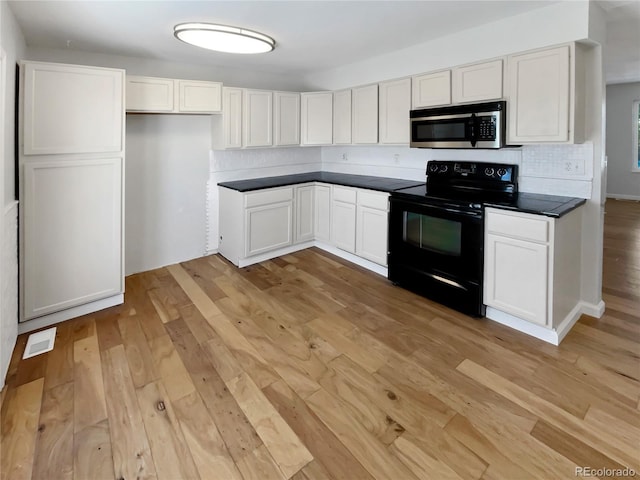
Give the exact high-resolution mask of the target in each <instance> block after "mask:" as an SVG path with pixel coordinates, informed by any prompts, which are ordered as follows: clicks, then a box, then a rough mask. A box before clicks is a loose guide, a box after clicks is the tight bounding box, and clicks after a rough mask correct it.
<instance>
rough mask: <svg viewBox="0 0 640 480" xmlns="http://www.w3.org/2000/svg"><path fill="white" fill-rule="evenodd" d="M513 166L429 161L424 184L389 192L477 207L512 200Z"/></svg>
mask: <svg viewBox="0 0 640 480" xmlns="http://www.w3.org/2000/svg"><path fill="white" fill-rule="evenodd" d="M517 169H518V166H517V165H505V164H498V163H475V162H454V161H429V162H428V163H427V175H428V176H427V183H426V184H424V185H419V186H416V187H410V188H404V189H401V190H396V191H395V192H393V194H392V195H393V196H395V197H404V198H407V199H411V200H414V201H419V202H421V203H438V204H453V205H456V206H458V207H460V206H463V207H466V208H471V209H478V210H479V209H481V208H482V203H485V202H491V203H494V204H496V203H499V204H504V205H510V204H513V203H515V202H516V200H517V192H518V183H517V177H518V175H517V172H518V170H517Z"/></svg>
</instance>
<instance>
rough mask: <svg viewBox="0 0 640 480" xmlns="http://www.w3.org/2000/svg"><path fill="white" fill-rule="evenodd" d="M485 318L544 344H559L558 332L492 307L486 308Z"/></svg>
mask: <svg viewBox="0 0 640 480" xmlns="http://www.w3.org/2000/svg"><path fill="white" fill-rule="evenodd" d="M485 317H487V318H488V319H490V320H493V321H494V322H498V323H500V324H502V325H506V326H507V327H511V328H513V329H514V330H518V331H519V332H522V333H526V334H527V335H530V336H532V337H535V338H537V339H539V340H542V341H544V342H547V343H551V344H552V345H558V344H559V343H560V339H559V338H558V332H556V331H555V330H552V329H550V328H546V327H543V326H542V325H536V324H535V323H531V322H529V321H527V320H523V319H521V318H518V317H516V316H514V315H511V314H510V313H506V312H503V311H502V310H497V309H495V308H493V307H487V311H486V313H485Z"/></svg>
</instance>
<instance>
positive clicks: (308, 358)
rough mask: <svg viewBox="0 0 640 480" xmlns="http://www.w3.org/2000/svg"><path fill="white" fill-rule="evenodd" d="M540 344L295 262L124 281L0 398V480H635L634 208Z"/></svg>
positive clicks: (21, 363)
mask: <svg viewBox="0 0 640 480" xmlns="http://www.w3.org/2000/svg"><path fill="white" fill-rule="evenodd" d="M606 211H607V214H606V218H605V248H604V259H605V261H604V289H603V291H604V294H603V295H604V300H605V302H606V303H607V311H606V312H605V314H604V316H603V317H602V318H600V319H595V318H591V317H586V316H585V317H583V318H582V319H581V320H580V321H579V322H578V324H577V325H576V326H575V328H574V329H573V330H572V331H571V332H570V333H569V335H568V336H567V337H566V339H565V340H564V342H563V343H562V344H561V345H560V346H559V347H554V346H552V345H549V344H546V343H543V342H541V341H538V340H535V339H532V338H531V337H528V336H526V335H524V334H521V333H518V332H515V331H513V330H511V329H508V328H507V327H504V326H501V325H498V324H496V323H493V322H491V321H488V320H477V319H471V318H468V317H465V316H464V315H461V314H458V313H456V312H453V311H451V310H449V309H447V308H445V307H442V306H440V305H437V304H434V303H432V302H430V301H428V300H426V299H424V298H421V297H418V296H415V295H413V294H411V293H409V292H407V291H405V290H402V289H399V288H397V287H394V286H392V285H391V284H390V283H389V282H388V281H387V280H386V279H384V278H382V277H379V276H377V275H375V274H372V273H370V272H367V271H365V270H363V269H361V268H359V267H356V266H354V265H351V264H349V263H348V262H345V261H343V260H341V259H339V258H336V257H334V256H332V255H330V254H328V253H326V252H323V251H320V250H317V249H309V250H306V251H302V252H298V253H295V254H292V255H287V256H285V257H282V258H277V259H274V260H271V261H267V262H263V263H261V264H259V265H255V266H252V267H248V268H245V269H242V270H240V269H237V268H235V267H234V266H233V265H231V264H229V263H228V262H227V261H226V260H224V259H223V258H222V257H220V256H210V257H204V258H200V259H196V260H193V261H189V262H184V263H182V264H179V265H171V266H169V267H166V268H161V269H158V270H154V271H151V272H145V273H141V274H137V275H133V276H131V277H128V278H127V285H126V287H127V288H126V295H125V299H126V302H125V303H124V304H123V305H121V306H118V307H114V308H111V309H108V310H104V311H102V312H98V313H96V314H93V315H87V316H85V317H81V318H78V319H75V320H71V321H68V322H64V323H62V324H60V325H59V326H58V334H57V339H56V346H55V349H54V350H53V351H51V352H49V353H46V354H43V355H40V356H37V357H34V358H31V359H28V360H20V357H21V355H22V353H23V350H24V347H25V344H26V336H21V337H20V338H19V339H18V344H17V347H16V349H15V352H14V356H13V360H12V362H11V366H10V370H9V376H8V379H7V386H6V388H5V390H4V391H3V392H2V398H3V401H2V407H1V408H2V418H1V428H2V430H1V431H2V441H1V451H0V453H1V459H0V467H1V470H0V472H1V475H0V477H1V479H2V480H5V479H6V480H20V479H29V478H33V479H43V480H49V479H69V480H85V479H87V480H89V479H102V478H105V479H118V480H121V479H122V480H133V479H168V480H181V479H198V478H200V479H206V480H209V479H212V480H216V479H220V480H227V479H229V480H243V479H244V480H252V479H255V480H268V479H275V480H287V479H293V480H327V479H344V480H360V479H362V480H365V479H366V480H370V479H377V480H379V479H393V480H405V479H406V480H412V479H414V480H415V479H434V480H440V479H452V480H453V479H455V480H461V479H462V480H475V479H485V480H489V479H507V480H514V479H556V478H576V468H578V467H584V468H587V467H588V468H592V469H596V470H598V469H609V470H608V474H607V475H606V476H607V477H608V478H623V477H624V469H625V468H632V469H634V470H635V471H636V472H640V403H639V401H640V342H639V340H640V293H639V292H640V289H639V286H640V203H637V202H622V201H612V200H609V201H608V202H607V205H606Z"/></svg>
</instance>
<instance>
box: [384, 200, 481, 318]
mask: <svg viewBox="0 0 640 480" xmlns="http://www.w3.org/2000/svg"><path fill="white" fill-rule="evenodd" d="M388 263H389V280H391V281H392V282H394V283H395V284H397V285H400V286H403V287H405V288H407V289H409V290H413V291H415V292H417V293H419V294H421V295H423V296H426V297H428V298H431V299H433V300H435V301H437V302H439V303H442V304H445V305H448V306H450V307H452V308H455V309H457V310H459V311H462V312H464V313H467V314H470V315H475V316H482V315H484V306H483V304H482V267H483V214H482V211H479V210H471V209H465V208H459V207H456V206H451V205H446V206H445V205H431V204H423V203H417V202H412V201H407V200H403V199H399V198H393V196H392V198H391V210H390V214H389V258H388Z"/></svg>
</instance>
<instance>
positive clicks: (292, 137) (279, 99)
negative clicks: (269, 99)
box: [273, 92, 300, 146]
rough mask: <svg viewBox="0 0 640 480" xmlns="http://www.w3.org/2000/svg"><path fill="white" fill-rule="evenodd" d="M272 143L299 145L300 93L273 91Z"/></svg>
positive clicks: (277, 144)
mask: <svg viewBox="0 0 640 480" xmlns="http://www.w3.org/2000/svg"><path fill="white" fill-rule="evenodd" d="M273 119H274V120H273V144H274V145H276V146H286V145H300V94H299V93H291V92H274V93H273Z"/></svg>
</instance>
